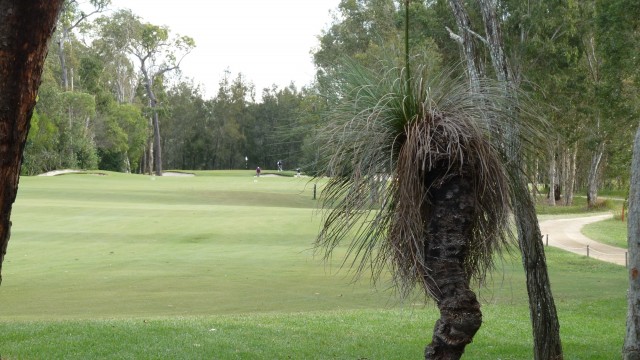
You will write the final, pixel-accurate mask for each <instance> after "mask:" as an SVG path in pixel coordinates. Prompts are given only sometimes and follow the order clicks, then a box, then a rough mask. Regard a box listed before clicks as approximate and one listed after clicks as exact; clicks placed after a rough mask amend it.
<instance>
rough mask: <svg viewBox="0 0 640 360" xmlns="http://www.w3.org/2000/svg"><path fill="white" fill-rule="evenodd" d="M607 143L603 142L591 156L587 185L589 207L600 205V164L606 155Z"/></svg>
mask: <svg viewBox="0 0 640 360" xmlns="http://www.w3.org/2000/svg"><path fill="white" fill-rule="evenodd" d="M604 148H605V143H604V142H601V143H600V144H598V147H597V148H596V150H595V151H594V152H593V155H591V166H589V179H588V184H587V205H588V206H589V207H594V206H596V205H597V204H598V181H599V176H598V175H599V173H600V163H601V161H602V156H603V155H604Z"/></svg>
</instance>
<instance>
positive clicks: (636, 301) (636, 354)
mask: <svg viewBox="0 0 640 360" xmlns="http://www.w3.org/2000/svg"><path fill="white" fill-rule="evenodd" d="M630 185H631V187H630V190H629V221H628V223H627V230H628V239H627V241H628V249H629V266H628V269H629V291H628V292H627V300H628V309H627V332H626V335H625V338H624V346H623V348H622V358H623V359H624V360H640V128H638V130H637V132H636V139H635V142H634V145H633V160H632V163H631V184H630Z"/></svg>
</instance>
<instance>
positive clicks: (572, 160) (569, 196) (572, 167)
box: [564, 142, 578, 206]
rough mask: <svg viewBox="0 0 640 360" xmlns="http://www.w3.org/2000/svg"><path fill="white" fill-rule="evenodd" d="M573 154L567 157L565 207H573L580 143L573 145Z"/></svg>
mask: <svg viewBox="0 0 640 360" xmlns="http://www.w3.org/2000/svg"><path fill="white" fill-rule="evenodd" d="M570 151H571V152H570V153H569V154H568V155H567V170H566V172H567V183H566V184H565V187H564V189H565V190H564V191H565V193H564V205H565V206H571V205H573V190H574V188H575V186H576V158H577V157H578V143H577V142H575V143H573V146H572V147H571V150H570Z"/></svg>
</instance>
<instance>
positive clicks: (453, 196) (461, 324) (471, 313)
mask: <svg viewBox="0 0 640 360" xmlns="http://www.w3.org/2000/svg"><path fill="white" fill-rule="evenodd" d="M475 196H476V195H475V192H474V189H473V186H472V181H471V179H469V178H466V177H463V176H455V177H452V178H449V179H448V180H446V181H445V182H444V183H443V184H442V185H441V186H440V187H439V188H436V189H433V188H432V190H431V194H430V197H431V198H430V199H429V200H428V201H431V206H432V214H431V216H430V218H429V220H428V221H427V223H426V226H427V232H428V233H429V234H431V239H432V241H430V242H429V245H428V247H427V248H426V249H425V256H426V259H425V260H426V262H425V263H426V265H427V274H426V275H427V276H426V279H425V281H426V283H427V286H428V289H429V291H430V292H431V293H432V294H434V295H435V299H436V303H437V305H438V309H439V310H440V319H438V321H437V322H436V325H435V328H434V330H433V338H432V340H431V344H429V345H428V346H427V348H426V349H425V359H459V358H460V357H461V356H462V354H463V352H464V348H465V346H466V345H467V344H469V343H471V341H472V339H473V336H474V335H475V333H476V332H477V331H478V329H479V328H480V325H481V324H482V313H481V312H480V303H479V302H478V300H477V299H476V295H475V294H474V293H473V291H471V289H470V288H469V277H468V275H467V274H466V273H465V270H464V260H465V256H466V253H467V248H468V247H467V243H468V239H469V238H470V237H471V231H472V229H473V218H474V217H473V215H474V211H475V204H476V198H475Z"/></svg>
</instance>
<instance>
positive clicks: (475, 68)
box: [449, 0, 484, 93]
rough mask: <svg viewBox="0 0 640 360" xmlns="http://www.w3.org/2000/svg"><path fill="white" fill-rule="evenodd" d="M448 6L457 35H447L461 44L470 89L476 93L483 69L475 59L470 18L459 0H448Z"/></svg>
mask: <svg viewBox="0 0 640 360" xmlns="http://www.w3.org/2000/svg"><path fill="white" fill-rule="evenodd" d="M449 6H450V7H451V10H452V11H453V15H454V17H455V19H456V25H457V26H458V31H459V32H460V34H459V35H455V34H452V33H450V34H449V35H450V36H451V37H452V38H454V39H455V40H456V41H458V43H460V45H461V46H462V51H463V54H464V59H465V60H466V63H467V74H468V75H469V82H470V83H471V89H472V90H473V91H474V92H476V93H478V92H479V91H480V79H481V78H482V77H483V76H484V70H483V68H482V66H481V63H480V62H478V61H476V58H477V54H476V52H477V51H476V48H475V44H474V42H473V38H472V37H471V36H472V35H471V32H470V31H469V30H471V20H469V15H468V14H467V10H466V9H465V8H464V4H463V2H462V1H461V0H449Z"/></svg>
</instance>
